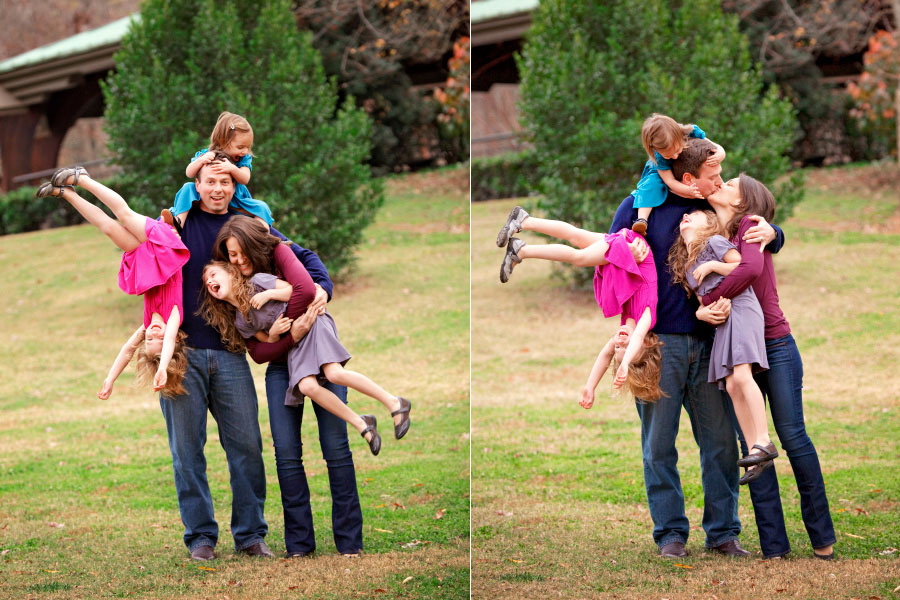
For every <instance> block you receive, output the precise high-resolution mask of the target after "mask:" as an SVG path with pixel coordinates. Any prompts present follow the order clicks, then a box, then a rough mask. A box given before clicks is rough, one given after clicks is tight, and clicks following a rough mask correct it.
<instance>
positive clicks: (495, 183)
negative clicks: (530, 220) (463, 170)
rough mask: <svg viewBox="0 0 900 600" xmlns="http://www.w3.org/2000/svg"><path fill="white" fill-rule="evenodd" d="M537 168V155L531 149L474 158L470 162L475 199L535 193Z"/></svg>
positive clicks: (473, 198) (515, 196) (512, 196)
mask: <svg viewBox="0 0 900 600" xmlns="http://www.w3.org/2000/svg"><path fill="white" fill-rule="evenodd" d="M537 167H538V165H537V160H536V155H535V153H534V152H533V151H531V150H523V151H521V152H509V153H506V154H500V155H497V156H491V157H487V158H473V159H472V160H471V162H470V168H471V173H472V201H473V202H475V201H479V200H493V199H495V198H518V197H521V196H527V195H529V194H533V193H534V192H535V190H536V184H537V180H536V178H535V176H534V173H535V172H536V170H537Z"/></svg>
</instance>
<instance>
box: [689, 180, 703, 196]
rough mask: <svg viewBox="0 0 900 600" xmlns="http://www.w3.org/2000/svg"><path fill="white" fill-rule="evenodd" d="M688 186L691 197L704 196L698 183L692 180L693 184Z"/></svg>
mask: <svg viewBox="0 0 900 600" xmlns="http://www.w3.org/2000/svg"><path fill="white" fill-rule="evenodd" d="M687 187H688V190H689V191H690V194H691V195H690V196H689V198H702V197H703V193H702V192H701V191H700V188H698V187H697V184H696V183H693V182H691V184H690V185H689V186H687Z"/></svg>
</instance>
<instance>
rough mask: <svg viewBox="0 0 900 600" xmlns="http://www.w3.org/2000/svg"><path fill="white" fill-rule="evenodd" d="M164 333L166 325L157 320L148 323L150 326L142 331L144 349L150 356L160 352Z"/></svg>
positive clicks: (157, 354)
mask: <svg viewBox="0 0 900 600" xmlns="http://www.w3.org/2000/svg"><path fill="white" fill-rule="evenodd" d="M165 335H166V325H165V323H161V322H159V321H153V322H152V323H150V327H148V328H147V331H145V332H144V350H146V351H147V354H148V355H149V356H152V357H154V358H155V357H157V356H159V355H160V354H162V346H163V338H164V337H165Z"/></svg>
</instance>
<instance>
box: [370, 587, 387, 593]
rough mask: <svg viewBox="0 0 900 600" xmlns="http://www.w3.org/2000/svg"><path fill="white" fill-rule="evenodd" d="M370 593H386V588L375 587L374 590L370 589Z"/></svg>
mask: <svg viewBox="0 0 900 600" xmlns="http://www.w3.org/2000/svg"><path fill="white" fill-rule="evenodd" d="M372 593H373V594H387V590H385V589H382V588H375V589H374V590H372Z"/></svg>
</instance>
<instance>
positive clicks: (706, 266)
mask: <svg viewBox="0 0 900 600" xmlns="http://www.w3.org/2000/svg"><path fill="white" fill-rule="evenodd" d="M712 263H713V261H709V262H705V263H703V264H702V265H700V266H699V267H697V268H696V269H694V272H693V273H692V275H693V276H694V279H696V280H697V285H700V284H701V283H703V280H704V279H705V278H706V276H707V275H709V274H710V273H712V272H713V265H712Z"/></svg>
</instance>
